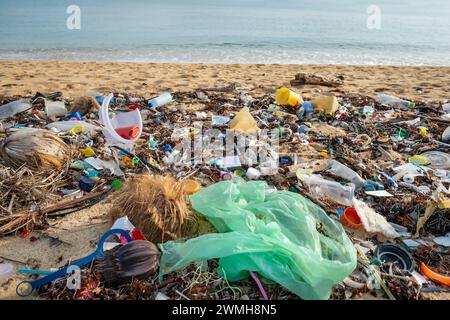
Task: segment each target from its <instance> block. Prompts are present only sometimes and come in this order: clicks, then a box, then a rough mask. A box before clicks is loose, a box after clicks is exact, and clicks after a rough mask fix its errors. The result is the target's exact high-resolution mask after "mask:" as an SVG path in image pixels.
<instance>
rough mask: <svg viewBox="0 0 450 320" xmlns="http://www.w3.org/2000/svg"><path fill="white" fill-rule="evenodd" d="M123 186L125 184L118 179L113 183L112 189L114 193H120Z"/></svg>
mask: <svg viewBox="0 0 450 320" xmlns="http://www.w3.org/2000/svg"><path fill="white" fill-rule="evenodd" d="M122 186H123V182H122V181H120V180H118V179H116V180H114V181H113V182H111V187H112V188H113V190H114V191H118V190H120V189H121V188H122Z"/></svg>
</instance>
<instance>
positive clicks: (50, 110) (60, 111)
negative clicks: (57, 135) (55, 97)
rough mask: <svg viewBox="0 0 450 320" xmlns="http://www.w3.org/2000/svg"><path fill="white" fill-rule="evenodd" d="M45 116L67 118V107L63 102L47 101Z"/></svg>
mask: <svg viewBox="0 0 450 320" xmlns="http://www.w3.org/2000/svg"><path fill="white" fill-rule="evenodd" d="M45 114H46V115H47V117H65V116H66V115H67V109H66V105H65V104H64V102H62V101H49V100H45Z"/></svg>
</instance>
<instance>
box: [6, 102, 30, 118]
mask: <svg viewBox="0 0 450 320" xmlns="http://www.w3.org/2000/svg"><path fill="white" fill-rule="evenodd" d="M31 108H32V105H31V103H30V102H29V101H28V100H25V99H20V100H16V101H12V102H10V103H7V104H4V105H2V106H0V119H6V118H9V117H14V116H15V115H16V114H18V113H21V112H24V111H27V110H29V109H31Z"/></svg>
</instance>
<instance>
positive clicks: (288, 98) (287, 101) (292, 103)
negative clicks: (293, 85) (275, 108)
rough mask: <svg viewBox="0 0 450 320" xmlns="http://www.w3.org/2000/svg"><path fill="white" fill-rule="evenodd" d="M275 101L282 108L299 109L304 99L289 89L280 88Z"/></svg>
mask: <svg viewBox="0 0 450 320" xmlns="http://www.w3.org/2000/svg"><path fill="white" fill-rule="evenodd" d="M275 101H276V102H277V103H278V104H279V105H282V106H289V107H297V106H298V105H299V104H301V103H302V97H301V96H300V95H299V94H298V93H296V92H294V91H292V90H289V89H288V88H284V87H283V88H280V89H278V90H277V91H276V93H275Z"/></svg>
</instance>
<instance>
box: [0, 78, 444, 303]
mask: <svg viewBox="0 0 450 320" xmlns="http://www.w3.org/2000/svg"><path fill="white" fill-rule="evenodd" d="M296 81H297V82H298V81H302V82H303V83H305V82H308V81H309V82H311V81H313V82H319V83H329V85H330V86H337V85H339V84H340V83H341V81H342V79H340V78H336V79H323V78H320V77H315V76H314V75H298V76H297V80H296ZM311 98H312V99H306V97H302V96H301V95H300V94H299V93H297V92H295V91H293V90H290V89H288V88H280V89H279V90H278V91H277V92H276V93H274V94H271V95H266V96H262V97H252V96H251V95H250V94H249V92H247V91H245V90H243V89H242V90H241V89H239V88H235V87H232V88H230V90H223V91H219V90H218V91H212V90H209V89H208V90H204V91H197V92H192V93H183V94H173V95H172V94H170V93H164V94H162V95H160V96H158V97H154V98H152V99H145V98H144V97H139V96H133V95H127V94H120V93H115V94H109V95H103V94H91V95H90V96H85V97H81V98H80V97H78V98H75V99H73V98H70V97H63V96H62V94H61V93H53V94H47V95H45V94H40V93H38V94H36V96H34V97H33V98H32V99H22V97H11V98H10V99H5V100H3V101H0V121H1V122H0V190H1V195H0V236H4V235H10V234H21V235H22V236H26V235H27V234H29V233H30V232H31V231H33V230H43V229H45V228H46V226H48V220H51V219H54V218H57V217H61V216H63V215H66V214H69V213H71V212H73V211H77V210H80V209H81V208H86V207H89V206H91V205H94V204H95V203H98V202H99V201H102V200H103V199H104V198H106V197H111V198H113V199H114V198H119V197H120V199H122V200H123V201H122V202H121V204H120V205H121V206H123V208H136V207H137V206H136V205H137V204H139V206H140V208H141V209H140V210H141V211H142V214H141V212H133V213H131V212H130V213H129V214H128V216H129V218H130V221H129V224H127V225H128V226H133V225H136V226H139V227H141V228H143V231H145V232H144V234H147V233H148V232H153V231H151V230H159V231H158V232H160V233H161V234H162V235H164V234H167V235H169V234H170V236H166V237H164V236H161V235H155V237H154V238H153V236H150V238H151V239H149V240H151V241H157V242H155V244H157V245H158V247H159V249H160V250H161V266H160V270H159V275H158V274H153V275H152V276H150V277H149V276H148V274H147V273H146V274H145V275H146V276H145V277H146V278H145V279H133V280H132V281H130V282H129V283H125V284H120V286H119V287H117V286H116V287H114V286H113V287H109V286H108V285H106V283H105V282H104V278H103V277H102V276H101V275H100V272H99V271H98V270H97V269H96V268H83V269H82V270H83V272H82V289H81V290H77V291H76V292H74V291H73V290H72V291H71V290H70V289H68V288H66V287H65V286H64V284H63V283H64V281H63V280H62V279H60V280H58V281H56V282H53V284H51V285H48V284H47V285H45V286H43V287H42V288H40V291H39V292H40V296H41V297H44V298H48V299H128V298H130V299H261V298H270V299H297V298H303V299H327V298H329V297H331V298H333V299H358V298H361V297H363V296H364V295H367V294H369V295H372V296H376V297H379V298H384V299H425V296H424V294H426V293H427V292H448V289H449V287H448V286H449V277H450V270H449V264H448V262H449V253H450V251H449V247H450V244H449V242H450V215H449V213H450V210H449V208H450V200H449V199H450V153H449V150H450V144H449V143H450V137H449V133H450V129H449V125H450V113H449V112H450V108H449V104H448V103H443V104H441V103H439V104H438V103H436V104H431V103H428V104H427V103H423V102H421V101H415V102H410V101H408V100H404V99H400V98H396V97H391V96H387V95H384V94H380V95H378V96H377V97H375V99H373V98H371V97H365V96H344V97H335V96H333V95H324V96H318V97H311ZM30 128H34V129H39V130H31V129H30ZM227 130H232V131H233V132H234V133H235V135H236V136H237V139H238V140H239V139H240V140H239V141H241V143H243V145H246V146H255V145H256V146H258V148H259V149H258V150H260V151H262V154H263V155H264V156H267V157H268V159H272V160H271V161H269V160H267V161H262V160H260V158H258V159H259V160H258V161H257V162H251V161H250V158H251V157H252V155H251V152H250V151H249V152H243V153H238V154H237V155H234V156H231V157H230V156H228V155H225V154H223V153H222V149H220V148H218V146H219V145H220V144H222V143H223V142H224V140H225V139H226V132H227ZM263 130H267V131H268V132H271V134H269V135H267V136H265V137H262V138H259V139H258V138H257V137H258V133H261V132H262V131H263ZM30 134H32V135H35V134H39V135H40V136H36V137H33V139H27V137H28V136H27V135H30ZM24 137H25V140H27V141H28V142H29V145H27V148H26V150H24V149H23V148H24V146H23V144H22V143H21V142H20V139H24ZM39 137H41V138H39ZM42 137H45V139H44V138H42ZM185 137H190V138H189V139H192V141H200V143H201V146H202V148H201V151H202V152H201V155H200V156H199V155H198V154H196V152H195V151H192V149H189V148H184V149H183V148H181V149H180V148H179V146H180V144H182V143H184V142H183V141H184V140H183V139H184V138H185ZM196 139H197V140H196ZM274 141H277V143H278V146H279V149H278V150H275V149H274V144H273V143H274ZM194 144H195V142H194ZM218 150H219V151H218ZM274 155H276V156H277V158H276V159H275V161H273V156H274ZM271 157H272V158H271ZM205 159H206V160H205ZM140 175H154V176H171V178H170V179H172V177H173V179H175V180H173V181H178V182H171V183H173V184H174V185H175V183H176V185H177V190H176V191H172V190H171V192H169V191H168V189H167V187H166V186H163V184H164V183H163V182H161V185H162V186H161V190H165V191H159V189H153V190H151V191H152V194H151V196H150V194H149V195H147V193H149V192H150V190H148V188H149V186H148V185H145V184H142V185H143V186H146V187H142V186H140V185H138V184H136V185H135V186H133V187H130V186H129V185H128V183H130V181H131V180H133V179H131V177H133V176H134V177H136V176H138V177H139V176H140ZM157 179H159V180H161V179H162V178H157ZM159 180H158V181H159ZM161 181H163V180H161ZM171 181H172V180H171ZM124 184H125V185H126V187H123V185H124ZM158 188H159V187H158ZM169 189H170V188H169ZM27 190H29V191H27ZM124 190H125V191H124ZM130 190H131V193H130V195H124V193H123V192H130ZM159 193H161V195H160V194H159ZM162 193H164V194H162ZM130 201H131V202H130ZM144 202H149V203H144ZM168 207H170V208H169V209H167V208H168ZM186 210H189V215H190V219H189V228H187V229H188V231H186V232H183V238H182V239H181V238H180V237H181V232H180V231H179V227H180V228H181V225H180V226H177V225H175V226H174V225H173V224H174V223H178V222H177V221H185V217H187V213H185V212H186ZM124 211H126V210H124ZM175 212H182V216H180V217H181V218H180V217H178V218H177V219H174V218H173V217H172V216H171V215H173V214H174V213H175ZM120 215H122V216H127V212H121V213H119V214H117V213H115V214H114V215H113V218H114V220H115V219H117V218H118V217H119V216H120ZM146 215H148V216H149V217H151V221H148V222H147V221H146V220H145V219H146ZM135 216H139V221H136V219H138V218H136V217H135ZM133 219H135V221H133ZM149 219H150V218H149ZM174 221H175V222H174ZM186 221H187V220H186ZM146 223H149V224H150V223H151V225H150V226H151V227H144V226H145V225H146ZM184 223H185V222H183V224H184ZM133 228H134V229H136V230H137V231H136V232H138V231H139V230H138V229H139V228H136V227H134V226H133V227H129V228H128V229H126V230H128V231H129V232H130V234H131V238H133V240H137V239H139V240H144V239H145V236H144V235H143V234H142V233H140V232H138V236H137V235H136V234H132V233H131V230H133ZM183 228H184V226H183ZM124 230H125V229H124ZM149 230H150V231H149ZM174 230H176V231H174ZM147 235H148V234H147ZM178 238H180V239H178ZM120 239H121V240H119V238H116V241H119V243H117V244H116V245H119V246H121V245H124V242H123V241H122V240H123V239H122V238H120ZM169 239H173V240H169ZM167 240H169V241H167ZM159 241H161V242H159ZM120 242H121V243H120ZM147 256H148V255H147ZM147 256H146V255H142V257H143V258H142V259H145V257H147ZM102 257H103V256H102ZM206 261H208V262H206ZM0 262H1V261H0ZM130 263H142V261H140V260H139V261H138V262H136V261H134V260H133V262H130ZM0 267H1V268H0V270H6V271H5V277H6V272H8V274H7V275H8V276H11V266H10V265H9V264H7V263H3V264H0ZM152 270H153V269H152ZM1 276H2V274H1V273H0V280H1V279H2V278H1ZM117 276H118V277H120V275H117Z"/></svg>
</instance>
